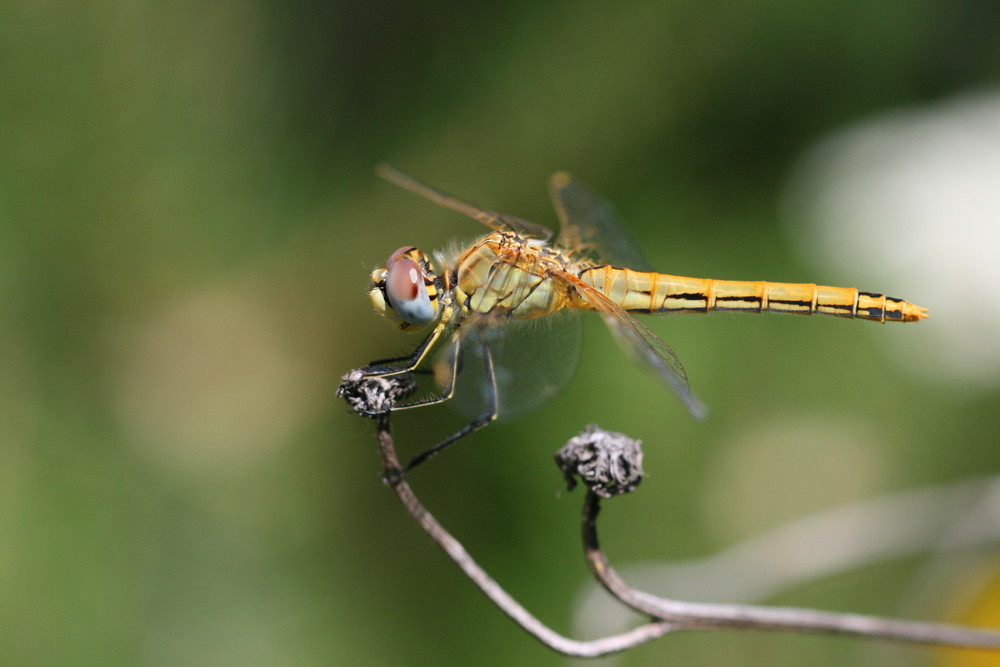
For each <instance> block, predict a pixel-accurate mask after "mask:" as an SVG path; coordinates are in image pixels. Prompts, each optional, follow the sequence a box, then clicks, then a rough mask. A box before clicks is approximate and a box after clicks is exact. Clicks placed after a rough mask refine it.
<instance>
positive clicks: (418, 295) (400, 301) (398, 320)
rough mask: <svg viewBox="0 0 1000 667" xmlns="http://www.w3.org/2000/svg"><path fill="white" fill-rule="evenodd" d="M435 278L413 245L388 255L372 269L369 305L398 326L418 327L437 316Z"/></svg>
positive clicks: (426, 259)
mask: <svg viewBox="0 0 1000 667" xmlns="http://www.w3.org/2000/svg"><path fill="white" fill-rule="evenodd" d="M438 292H439V290H438V277H437V274H436V273H435V271H434V267H433V265H432V264H431V263H430V260H429V259H428V258H427V255H425V254H424V253H423V252H421V251H420V250H418V249H416V248H414V247H413V246H403V247H402V248H400V249H399V250H397V251H396V252H394V253H392V254H391V255H390V256H389V259H388V260H387V261H386V263H385V266H384V267H379V268H377V269H375V270H374V271H372V282H371V286H370V287H369V288H368V298H369V300H370V301H371V304H372V308H374V309H375V311H376V312H377V313H379V314H381V315H383V316H384V317H386V318H387V319H388V320H389V321H391V322H393V323H395V324H397V325H398V326H399V328H400V329H420V328H423V327H425V326H427V325H428V324H430V323H431V322H433V321H434V319H435V318H436V317H437V314H438V310H439V305H440V304H439V299H438Z"/></svg>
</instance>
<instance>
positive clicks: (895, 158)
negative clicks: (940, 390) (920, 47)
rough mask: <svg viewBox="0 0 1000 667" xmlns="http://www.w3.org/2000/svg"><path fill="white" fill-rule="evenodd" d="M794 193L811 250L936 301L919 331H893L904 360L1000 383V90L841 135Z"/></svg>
mask: <svg viewBox="0 0 1000 667" xmlns="http://www.w3.org/2000/svg"><path fill="white" fill-rule="evenodd" d="M788 202H789V207H788V208H789V211H788V212H789V215H788V220H789V224H790V226H791V232H792V235H793V237H794V239H795V241H796V242H797V243H799V244H800V246H801V248H802V252H803V254H804V255H805V256H807V257H809V258H810V259H812V260H819V261H824V262H826V263H827V264H828V265H829V266H830V268H831V269H832V270H833V271H834V275H835V276H838V277H844V278H845V279H846V280H847V281H849V282H850V281H853V283H854V286H857V287H859V288H861V289H865V290H872V291H885V292H888V293H889V294H890V295H891V296H898V297H902V298H905V299H907V300H908V301H912V302H914V303H917V304H919V305H921V306H925V307H927V308H929V309H930V314H931V318H932V319H930V320H927V321H924V322H922V323H920V324H919V325H916V326H915V327H914V328H915V329H917V330H916V331H914V332H913V333H912V334H911V335H906V336H896V335H893V336H891V337H881V338H883V340H884V341H885V342H887V343H888V344H889V345H890V346H891V347H892V349H893V351H894V353H895V354H894V356H895V358H896V359H898V360H903V361H904V363H905V365H906V366H907V367H909V368H912V369H917V370H920V371H923V372H925V373H928V374H930V375H933V376H934V377H936V378H943V379H947V380H950V381H951V382H953V383H955V384H957V385H968V386H970V387H975V386H996V385H998V384H1000V256H998V253H1000V92H990V93H979V94H976V95H968V96H963V97H961V98H956V99H952V100H949V101H945V102H940V103H937V104H935V105H933V106H928V107H923V108H919V109H913V110H906V111H899V112H894V113H891V114H887V115H884V116H881V117H879V118H875V119H872V120H869V121H866V122H863V123H861V124H859V125H857V126H855V127H851V128H848V129H846V130H844V131H841V132H838V133H837V134H836V135H834V136H833V137H831V138H829V139H827V140H825V141H823V142H822V143H821V144H820V145H819V146H818V147H817V148H815V149H814V150H813V151H811V152H810V153H809V154H808V155H807V157H806V158H805V159H804V160H803V162H802V164H801V165H800V168H799V169H798V170H797V171H796V173H795V175H794V176H793V178H792V185H791V187H790V189H789V197H788ZM862 281H863V282H864V284H861V283H862ZM906 326H907V327H909V326H914V325H906Z"/></svg>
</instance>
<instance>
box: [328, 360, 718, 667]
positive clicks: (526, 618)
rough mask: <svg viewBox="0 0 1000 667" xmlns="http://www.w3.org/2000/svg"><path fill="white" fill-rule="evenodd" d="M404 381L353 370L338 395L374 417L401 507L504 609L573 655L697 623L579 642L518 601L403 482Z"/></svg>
mask: <svg viewBox="0 0 1000 667" xmlns="http://www.w3.org/2000/svg"><path fill="white" fill-rule="evenodd" d="M407 382H408V380H407V379H406V378H405V377H404V378H400V379H399V380H398V381H397V380H395V379H394V378H393V377H389V378H366V377H364V376H363V375H362V374H359V373H357V372H352V373H349V374H347V375H345V376H344V377H343V378H342V381H341V386H340V389H338V391H337V394H338V396H341V397H343V398H345V399H346V400H347V401H348V403H349V404H350V405H351V407H352V408H353V409H354V410H355V411H356V412H358V414H362V415H364V416H367V417H369V418H372V419H374V420H375V423H376V426H377V429H378V442H379V453H380V454H381V457H382V466H383V479H384V481H385V483H386V484H388V485H389V486H390V487H391V488H392V490H393V491H395V493H396V497H398V498H399V500H400V502H401V503H402V504H403V507H405V508H406V511H407V512H409V513H410V516H412V517H413V520H414V521H416V522H417V524H419V525H420V527H421V528H423V529H424V532H426V533H427V534H428V535H429V536H430V538H431V539H432V540H434V542H435V543H437V545H438V546H440V547H441V548H442V549H443V550H444V552H445V553H446V554H448V556H449V557H450V558H451V559H452V560H453V561H454V562H455V564H456V565H458V567H459V568H461V570H462V571H463V572H464V573H465V575H466V576H467V577H469V579H471V580H472V581H473V583H475V584H476V585H477V586H479V588H480V590H482V591H483V593H485V594H486V596H487V597H488V598H489V599H490V600H492V601H493V603H494V604H496V605H497V606H498V607H499V608H500V610H501V611H502V612H503V613H505V614H507V616H509V617H510V618H511V619H513V620H514V622H516V623H517V624H518V625H520V626H521V627H522V628H524V629H525V630H526V631H527V632H528V633H529V634H531V635H532V636H534V637H535V638H536V639H538V640H539V641H541V642H542V643H543V644H545V645H546V646H548V647H550V648H552V649H553V650H555V651H558V652H560V653H562V654H564V655H567V656H572V657H577V658H596V657H600V656H603V655H608V654H610V653H616V652H620V651H625V650H627V649H630V648H632V647H634V646H639V645H640V644H644V643H646V642H648V641H651V640H653V639H656V638H658V637H662V636H663V635H665V634H667V633H669V632H673V631H676V630H681V629H695V628H697V627H698V625H697V624H696V623H692V622H687V621H684V622H674V621H667V620H654V621H650V622H648V623H644V624H643V625H640V626H638V627H636V628H634V629H632V630H630V631H628V632H623V633H620V634H616V635H610V636H608V637H603V638H601V639H594V640H590V641H579V640H576V639H571V638H569V637H565V636H563V635H561V634H559V633H558V632H556V631H554V630H552V629H551V628H549V627H548V626H546V625H545V624H544V623H542V622H541V621H540V620H538V619H537V618H536V617H535V616H533V615H532V614H531V613H530V612H529V611H528V610H527V609H525V608H524V607H523V606H521V604H520V603H518V602H517V600H515V599H514V598H512V597H511V596H510V595H509V594H508V593H507V592H506V591H505V590H504V589H503V588H501V586H500V585H499V584H498V583H497V582H496V581H495V580H494V579H493V578H492V577H490V576H489V575H488V574H487V573H486V572H485V571H484V570H483V569H482V568H481V567H480V566H479V565H478V564H477V563H476V562H475V561H474V560H473V559H472V556H470V555H469V553H468V552H467V551H466V550H465V548H464V547H463V546H462V545H461V543H459V541H458V540H456V539H455V538H454V537H453V536H452V535H451V534H450V533H449V532H448V531H447V530H445V529H444V527H443V526H441V524H440V523H438V522H437V520H436V519H435V518H434V517H433V515H431V513H430V512H428V511H427V509H426V508H425V507H424V506H423V505H422V504H421V503H420V501H419V500H418V499H417V496H416V494H414V493H413V490H412V489H411V488H410V485H409V484H407V482H406V478H405V476H404V474H403V471H402V470H403V469H402V466H401V465H400V463H399V457H398V456H397V454H396V448H395V445H394V442H393V438H392V433H391V432H390V428H389V414H390V410H391V409H392V405H393V403H394V402H395V401H396V400H397V399H399V398H402V397H404V396H405V395H406V393H407V391H409V386H408V384H407Z"/></svg>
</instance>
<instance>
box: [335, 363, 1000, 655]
mask: <svg viewBox="0 0 1000 667" xmlns="http://www.w3.org/2000/svg"><path fill="white" fill-rule="evenodd" d="M412 387H413V385H412V383H411V382H410V380H409V378H408V377H406V376H405V375H403V376H382V377H372V376H366V375H365V374H364V373H363V372H361V371H353V372H352V373H350V374H348V375H346V376H344V378H343V382H342V384H341V387H340V389H339V390H338V395H340V396H343V397H344V398H345V399H346V400H347V401H348V402H349V403H350V404H351V406H352V408H353V409H354V410H355V411H356V412H358V413H359V414H362V415H364V416H366V417H369V418H372V419H374V420H375V422H376V424H377V428H378V441H379V451H380V453H381V456H382V464H383V475H384V480H385V482H386V483H387V484H388V485H389V486H390V487H392V489H393V491H395V493H396V496H397V497H398V498H399V500H400V502H402V504H403V506H404V507H405V508H406V510H407V511H408V512H409V513H410V515H411V516H412V517H413V519H414V520H415V521H416V522H417V523H418V524H419V525H420V527H421V528H423V529H424V531H425V532H426V533H427V534H428V535H429V536H430V537H431V539H432V540H434V542H435V543H437V544H438V546H440V547H441V548H442V549H443V550H444V551H445V553H447V554H448V556H449V557H451V559H452V560H453V561H454V562H455V564H456V565H458V566H459V568H461V570H462V571H463V572H464V573H465V574H466V576H468V577H469V578H470V579H471V580H472V581H473V582H474V583H475V584H476V585H477V586H479V588H480V590H482V591H483V593H485V594H486V596H487V597H489V598H490V599H491V600H492V601H493V602H494V603H495V604H496V605H497V606H498V607H499V608H500V609H501V611H503V612H504V613H505V614H507V615H508V616H509V617H510V618H511V619H513V620H514V621H515V622H516V623H518V625H520V626H521V627H522V628H524V629H525V630H526V631H527V632H528V633H530V634H531V635H532V636H534V637H535V638H537V639H538V640H539V641H541V642H542V643H544V644H545V645H547V646H549V647H550V648H552V649H554V650H556V651H559V652H560V653H563V654H565V655H569V656H574V657H597V656H601V655H606V654H608V653H613V652H617V651H624V650H626V649H629V648H632V647H634V646H638V645H640V644H643V643H645V642H648V641H650V640H652V639H656V638H658V637H662V636H663V635H666V634H668V633H670V632H675V631H680V630H705V629H739V630H756V631H794V632H813V633H836V634H845V635H853V636H860V637H869V638H880V639H893V640H899V641H909V642H923V643H929V644H941V645H950V646H962V647H966V648H982V649H1000V633H997V632H991V631H985V630H974V629H970V628H963V627H959V626H954V625H944V624H937V623H922V622H913V621H899V620H893V619H886V618H879V617H874V616H864V615H860V614H840V613H833V612H823V611H816V610H812V609H798V608H780V607H759V606H751V605H727V604H706V603H694V602H680V601H676V600H668V599H665V598H660V597H657V596H655V595H651V594H649V593H645V592H643V591H638V590H635V589H633V588H631V587H629V586H628V584H626V583H625V581H624V580H623V579H622V578H621V577H620V576H619V575H618V573H617V572H616V571H615V570H614V568H612V567H611V565H610V563H609V562H608V559H607V556H606V555H605V554H604V552H603V550H602V549H601V547H600V543H599V541H598V539H597V517H598V515H599V514H600V498H601V497H604V498H610V497H612V496H614V495H618V494H621V493H627V492H630V491H632V490H633V489H635V488H636V487H637V486H638V485H639V483H640V482H641V480H642V475H643V472H642V451H641V449H640V448H639V444H640V443H639V442H638V441H633V440H631V439H629V438H627V437H626V436H623V435H621V434H617V433H608V432H605V431H601V430H600V429H598V428H596V427H588V428H587V429H586V430H585V431H584V432H583V433H581V434H580V435H579V436H577V437H575V438H573V439H571V440H570V442H569V443H567V445H566V446H565V447H563V448H562V449H561V450H560V451H559V454H557V456H556V460H557V462H558V464H559V466H560V468H561V469H562V470H563V473H564V475H565V476H566V479H567V484H568V485H569V487H570V488H571V489H572V488H573V486H574V485H575V484H576V478H575V476H579V477H580V478H581V480H582V481H583V482H584V484H585V485H587V487H588V493H587V497H586V499H585V501H584V511H583V543H584V554H585V558H586V561H587V564H588V566H589V567H590V570H591V572H592V573H593V574H594V576H595V577H596V578H597V579H598V581H599V582H600V583H601V585H602V586H604V588H605V589H606V590H608V592H610V593H611V595H613V596H614V597H615V598H616V599H618V600H619V601H620V602H622V603H623V604H625V605H626V606H628V607H630V608H632V609H633V610H635V611H637V612H639V613H640V614H643V615H646V616H649V617H651V618H652V619H653V620H651V621H649V622H647V623H645V624H643V625H640V626H639V627H637V628H635V629H633V630H631V631H629V632H625V633H621V634H617V635H611V636H608V637H604V638H602V639H596V640H591V641H578V640H575V639H570V638H568V637H564V636H563V635H560V634H559V633H557V632H555V631H554V630H552V629H551V628H549V627H548V626H546V625H545V624H543V623H542V622H541V621H539V620H538V619H537V618H535V617H534V616H533V615H532V614H531V613H529V612H528V611H527V610H526V609H525V608H524V607H522V606H521V605H520V604H519V603H518V602H517V601H516V600H515V599H514V598H513V597H511V596H510V595H509V594H508V593H507V592H506V591H504V590H503V588H501V587H500V585H499V584H497V582H496V581H495V580H494V579H493V578H492V577H490V576H489V575H488V574H487V573H486V572H485V571H484V570H483V569H482V568H481V567H479V565H477V564H476V562H475V561H474V560H473V559H472V557H471V556H470V555H469V553H468V552H467V551H466V550H465V548H464V547H463V546H462V545H461V543H459V542H458V540H456V539H455V538H454V537H452V535H451V534H450V533H448V532H447V531H446V530H445V529H444V528H443V527H442V526H441V524H439V523H438V522H437V520H436V519H435V518H434V517H433V516H432V515H431V514H430V512H428V511H427V509H426V508H425V507H424V506H423V505H422V504H421V503H420V501H419V500H418V499H417V497H416V495H415V494H414V493H413V490H412V489H411V488H410V486H409V484H407V482H406V479H405V476H404V473H403V469H402V467H401V466H400V463H399V457H398V456H397V454H396V450H395V445H394V443H393V438H392V434H391V432H390V428H389V415H390V413H391V410H392V406H393V404H394V402H395V401H396V400H397V399H398V398H401V397H403V396H405V395H406V394H407V393H409V392H411V391H412ZM574 475H575V476H574Z"/></svg>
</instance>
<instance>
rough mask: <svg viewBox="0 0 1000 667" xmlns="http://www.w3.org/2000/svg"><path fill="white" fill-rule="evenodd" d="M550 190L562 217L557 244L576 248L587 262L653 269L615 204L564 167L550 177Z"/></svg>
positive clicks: (578, 254)
mask: <svg viewBox="0 0 1000 667" xmlns="http://www.w3.org/2000/svg"><path fill="white" fill-rule="evenodd" d="M549 194H550V196H551V197H552V205H553V206H554V207H555V209H556V215H557V216H558V217H559V225H560V227H559V236H558V238H557V239H556V245H557V246H558V247H559V248H562V249H564V250H568V251H570V252H572V253H573V255H574V256H575V257H577V258H579V259H580V260H581V263H582V265H583V266H599V265H602V264H611V265H613V266H618V267H628V268H630V269H635V270H636V271H652V270H653V268H652V267H651V266H650V264H649V262H648V261H647V260H646V257H645V255H644V254H643V252H642V250H641V249H640V248H639V246H638V244H637V243H636V242H635V240H634V239H633V238H632V236H631V235H630V234H629V233H628V230H627V229H626V228H625V225H624V224H622V222H621V220H619V219H618V216H617V215H616V214H615V212H614V209H613V208H612V206H611V204H610V203H608V202H607V201H606V200H604V199H603V198H602V197H601V196H600V195H598V194H596V193H594V192H593V191H592V190H590V189H589V188H587V187H586V186H584V185H582V184H580V183H577V182H575V181H574V180H573V178H572V177H571V176H570V175H569V174H568V173H566V172H564V171H560V172H558V173H556V174H553V175H552V178H551V179H549Z"/></svg>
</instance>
